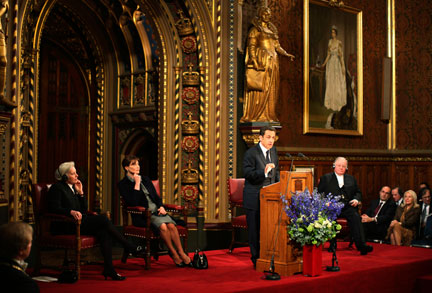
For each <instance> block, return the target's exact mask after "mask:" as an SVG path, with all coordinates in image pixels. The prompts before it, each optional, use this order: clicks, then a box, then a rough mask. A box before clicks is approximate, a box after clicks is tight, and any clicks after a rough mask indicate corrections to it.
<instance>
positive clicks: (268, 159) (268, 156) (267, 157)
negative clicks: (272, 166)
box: [266, 150, 271, 164]
mask: <svg viewBox="0 0 432 293" xmlns="http://www.w3.org/2000/svg"><path fill="white" fill-rule="evenodd" d="M266 162H267V164H268V163H271V161H270V150H268V151H267V152H266Z"/></svg>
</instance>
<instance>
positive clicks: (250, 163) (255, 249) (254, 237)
mask: <svg viewBox="0 0 432 293" xmlns="http://www.w3.org/2000/svg"><path fill="white" fill-rule="evenodd" d="M275 138H276V129H274V128H273V127H270V126H264V127H262V128H261V129H260V135H259V140H260V142H259V143H258V144H257V145H255V146H253V147H251V148H250V149H249V150H248V151H247V152H246V153H245V156H244V158H243V172H244V177H245V186H244V189H243V207H244V208H245V210H246V221H247V224H248V242H249V247H250V251H251V255H252V256H251V260H252V262H253V264H254V266H255V265H256V261H257V259H258V258H259V251H260V247H259V239H260V235H259V231H260V202H259V195H260V190H261V188H262V187H263V186H267V185H270V184H273V183H275V182H279V170H278V169H279V160H278V156H277V152H276V147H274V146H273V144H274V142H275Z"/></svg>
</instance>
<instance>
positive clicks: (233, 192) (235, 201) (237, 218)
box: [228, 178, 248, 253]
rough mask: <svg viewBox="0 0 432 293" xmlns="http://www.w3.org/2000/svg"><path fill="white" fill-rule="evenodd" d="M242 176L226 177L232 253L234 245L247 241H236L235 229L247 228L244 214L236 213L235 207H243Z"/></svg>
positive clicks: (243, 244)
mask: <svg viewBox="0 0 432 293" xmlns="http://www.w3.org/2000/svg"><path fill="white" fill-rule="evenodd" d="M244 183H245V179H244V178H228V196H229V203H230V208H231V243H230V246H229V252H230V253H232V251H233V250H234V245H240V246H247V245H248V243H247V242H241V241H236V239H235V233H236V229H239V228H240V229H247V222H246V215H237V208H242V207H243V188H244Z"/></svg>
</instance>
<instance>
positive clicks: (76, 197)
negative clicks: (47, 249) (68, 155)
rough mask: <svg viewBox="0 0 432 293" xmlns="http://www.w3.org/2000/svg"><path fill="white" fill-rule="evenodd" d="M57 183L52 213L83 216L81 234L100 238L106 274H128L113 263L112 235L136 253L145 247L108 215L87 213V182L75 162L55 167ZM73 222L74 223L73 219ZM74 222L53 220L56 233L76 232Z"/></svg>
mask: <svg viewBox="0 0 432 293" xmlns="http://www.w3.org/2000/svg"><path fill="white" fill-rule="evenodd" d="M55 178H56V179H57V180H58V182H57V183H55V184H53V185H52V186H51V188H50V189H49V192H48V199H47V201H48V209H49V211H50V212H51V213H55V214H61V215H66V216H71V217H73V218H74V219H76V220H81V234H87V235H95V236H96V237H97V239H98V240H99V242H100V246H101V251H102V255H103V258H104V270H103V272H102V275H103V276H104V277H105V279H107V277H110V278H111V279H113V280H116V281H122V280H124V279H125V277H123V276H121V275H119V274H117V272H116V271H115V270H114V266H113V263H112V239H115V240H116V241H117V242H119V243H120V244H121V245H122V246H123V247H124V249H126V250H127V251H129V252H130V253H132V254H134V255H140V254H141V253H142V247H141V246H136V245H134V244H132V243H130V242H128V241H127V240H126V239H125V238H124V237H123V236H122V235H121V234H120V233H119V232H118V231H117V229H116V228H115V227H114V225H113V224H112V223H111V221H110V220H109V219H108V218H107V217H106V216H105V215H90V214H87V213H86V212H87V200H86V198H85V196H84V192H83V186H82V183H81V181H80V180H79V179H78V173H77V171H76V169H75V163H74V162H64V163H62V164H60V166H59V167H58V169H57V170H56V171H55ZM71 224H72V223H71ZM74 229H75V228H74V225H73V224H72V225H71V226H67V225H65V223H58V222H57V223H56V222H53V223H52V226H51V230H52V232H53V233H55V234H73V233H74Z"/></svg>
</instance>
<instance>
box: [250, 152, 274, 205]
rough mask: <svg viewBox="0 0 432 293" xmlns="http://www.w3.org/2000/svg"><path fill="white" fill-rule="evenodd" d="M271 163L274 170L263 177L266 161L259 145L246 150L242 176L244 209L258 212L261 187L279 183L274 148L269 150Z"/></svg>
mask: <svg viewBox="0 0 432 293" xmlns="http://www.w3.org/2000/svg"><path fill="white" fill-rule="evenodd" d="M270 158H271V162H272V163H273V164H275V168H274V169H273V170H272V171H271V173H269V178H266V177H265V174H264V169H265V166H266V164H267V163H266V159H265V156H264V154H263V152H262V150H261V147H260V146H259V144H257V145H255V146H253V147H251V148H250V149H248V150H247V152H246V153H245V155H244V158H243V174H244V177H245V186H244V189H243V206H244V207H245V208H246V209H251V210H256V211H257V210H259V194H260V190H261V188H262V187H263V186H266V185H269V184H272V183H275V182H279V159H278V156H277V151H276V147H272V148H271V149H270Z"/></svg>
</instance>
